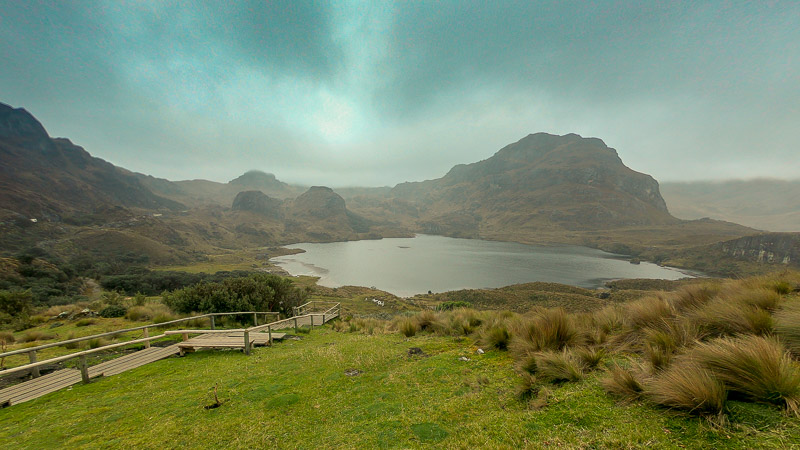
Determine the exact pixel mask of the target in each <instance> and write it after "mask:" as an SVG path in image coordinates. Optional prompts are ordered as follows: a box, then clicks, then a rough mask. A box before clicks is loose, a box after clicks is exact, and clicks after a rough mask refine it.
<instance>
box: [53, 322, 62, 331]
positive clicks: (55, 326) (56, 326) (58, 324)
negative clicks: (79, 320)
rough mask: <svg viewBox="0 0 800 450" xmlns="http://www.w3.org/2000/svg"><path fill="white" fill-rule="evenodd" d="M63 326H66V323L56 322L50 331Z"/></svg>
mask: <svg viewBox="0 0 800 450" xmlns="http://www.w3.org/2000/svg"><path fill="white" fill-rule="evenodd" d="M61 326H64V323H62V322H56V323H54V324H52V325H50V329H51V330H52V329H53V328H58V327H61Z"/></svg>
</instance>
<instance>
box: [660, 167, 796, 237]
mask: <svg viewBox="0 0 800 450" xmlns="http://www.w3.org/2000/svg"><path fill="white" fill-rule="evenodd" d="M661 192H662V194H663V196H664V198H665V199H666V201H667V204H668V205H669V209H670V211H671V212H672V214H674V215H675V216H676V217H679V218H681V219H699V218H701V217H710V218H712V219H720V220H727V221H730V222H736V223H741V224H742V225H747V226H750V227H753V228H758V229H761V230H767V231H794V232H800V180H794V181H787V180H772V179H755V180H729V181H695V182H686V183H675V182H672V183H662V185H661Z"/></svg>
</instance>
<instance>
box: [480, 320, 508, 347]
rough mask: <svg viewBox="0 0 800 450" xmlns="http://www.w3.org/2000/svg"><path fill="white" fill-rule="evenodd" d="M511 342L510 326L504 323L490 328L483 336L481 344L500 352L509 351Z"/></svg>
mask: <svg viewBox="0 0 800 450" xmlns="http://www.w3.org/2000/svg"><path fill="white" fill-rule="evenodd" d="M510 341H511V334H510V333H509V332H508V326H507V325H505V324H503V323H497V324H494V325H492V326H490V327H489V328H488V329H486V330H485V332H484V333H483V334H482V336H481V342H482V343H483V344H484V345H487V346H489V347H492V348H496V349H498V350H508V344H509V342H510Z"/></svg>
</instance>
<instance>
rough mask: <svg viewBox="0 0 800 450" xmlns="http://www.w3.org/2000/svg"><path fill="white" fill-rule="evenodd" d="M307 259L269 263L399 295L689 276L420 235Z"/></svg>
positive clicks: (327, 249)
mask: <svg viewBox="0 0 800 450" xmlns="http://www.w3.org/2000/svg"><path fill="white" fill-rule="evenodd" d="M288 247H289V248H299V249H303V250H305V253H299V254H296V255H288V256H280V257H276V258H273V259H272V261H273V262H274V263H276V264H278V265H279V266H281V267H282V268H283V269H285V270H286V271H288V272H289V273H291V274H292V275H312V276H316V277H320V280H319V284H321V285H323V286H328V287H339V286H344V285H354V286H375V287H377V288H378V289H382V290H384V291H387V292H391V293H393V294H395V295H398V296H401V297H409V296H413V295H415V294H419V293H426V292H428V291H429V290H430V291H433V292H444V291H452V290H457V289H468V288H469V289H476V288H496V287H502V286H508V285H510V284H518V283H527V282H532V281H548V282H555V283H563V284H569V285H574V286H581V287H586V288H595V287H599V286H601V285H602V284H603V282H605V281H608V280H615V279H620V278H661V279H668V280H677V279H679V278H685V277H687V276H690V275H687V274H686V273H683V272H680V271H678V270H675V269H670V268H666V267H660V266H658V265H656V264H651V263H646V262H642V263H641V264H638V265H636V264H631V263H630V262H628V260H627V259H625V258H624V257H622V256H620V255H614V254H611V253H606V252H603V251H600V250H595V249H591V248H587V247H578V246H535V245H525V244H516V243H510V242H494V241H481V240H475V239H454V238H448V237H443V236H428V235H417V237H415V238H398V239H381V240H373V241H350V242H332V243H326V244H315V243H302V244H295V245H291V246H288Z"/></svg>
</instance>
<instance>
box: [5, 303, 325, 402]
mask: <svg viewBox="0 0 800 450" xmlns="http://www.w3.org/2000/svg"><path fill="white" fill-rule="evenodd" d="M311 314H314V315H304V316H300V317H291V318H288V319H283V320H280V321H276V322H273V323H271V324H270V328H271V330H281V329H288V328H295V327H304V326H319V325H323V324H324V323H327V322H329V321H331V320H333V319H335V318H336V317H338V316H339V314H338V311H336V312H335V313H332V314H327V313H326V314H324V315H323V314H321V313H311ZM258 328H259V329H260V331H256V330H254V331H253V332H251V333H249V336H248V337H249V340H250V345H249V347H250V348H252V347H254V346H263V345H269V344H270V332H269V331H265V330H264V329H263V326H261V327H258ZM285 336H286V333H278V332H274V331H273V332H272V333H271V338H272V340H273V341H276V340H281V339H283V338H284V337H285ZM148 342H149V341H148ZM115 345H119V344H115ZM199 348H242V349H245V351H246V352H247V351H249V349H247V348H246V346H245V343H244V331H231V332H230V333H208V332H204V334H201V335H199V336H196V337H194V338H191V339H188V340H186V341H183V342H179V343H177V344H174V345H170V346H168V347H150V348H145V349H143V350H139V351H136V352H133V353H129V354H127V355H124V356H120V357H119V358H114V359H112V360H109V361H105V362H102V363H100V364H97V365H94V366H91V367H88V368H87V372H88V376H89V378H90V379H91V378H96V377H100V376H106V377H107V376H111V375H117V374H119V373H122V372H125V371H128V370H131V369H135V368H137V367H141V366H143V365H145V364H149V363H151V362H154V361H158V360H160V359H164V358H167V357H170V356H172V355H176V354H181V355H183V353H184V351H187V350H188V351H194V350H196V349H199ZM44 362H45V361H43V363H44ZM81 381H83V377H82V376H81V371H80V370H79V369H61V370H57V371H55V372H52V373H49V374H47V375H44V376H41V377H37V378H33V379H31V380H28V381H24V382H22V383H19V384H16V385H13V386H10V387H7V388H5V389H2V390H0V407H5V406H11V405H15V404H17V403H22V402H26V401H28V400H33V399H35V398H38V397H41V396H43V395H45V394H49V393H51V392H55V391H57V390H59V389H63V388H66V387H69V386H72V385H74V384H78V383H80V382H81Z"/></svg>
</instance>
